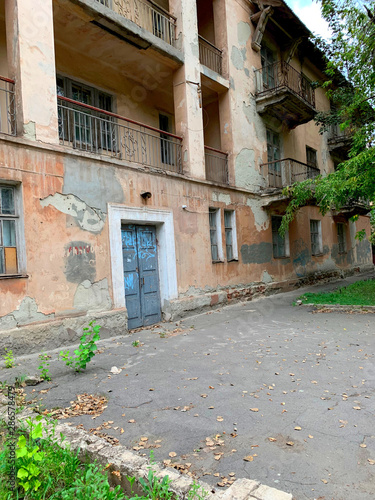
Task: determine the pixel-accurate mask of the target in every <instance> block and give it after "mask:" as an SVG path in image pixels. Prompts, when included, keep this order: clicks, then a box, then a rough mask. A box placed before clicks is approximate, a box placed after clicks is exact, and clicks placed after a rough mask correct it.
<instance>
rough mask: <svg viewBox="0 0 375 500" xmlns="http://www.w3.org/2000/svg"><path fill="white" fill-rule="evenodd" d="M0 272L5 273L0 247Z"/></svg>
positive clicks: (2, 253) (2, 251)
mask: <svg viewBox="0 0 375 500" xmlns="http://www.w3.org/2000/svg"><path fill="white" fill-rule="evenodd" d="M0 274H5V268H4V250H3V249H2V248H0Z"/></svg>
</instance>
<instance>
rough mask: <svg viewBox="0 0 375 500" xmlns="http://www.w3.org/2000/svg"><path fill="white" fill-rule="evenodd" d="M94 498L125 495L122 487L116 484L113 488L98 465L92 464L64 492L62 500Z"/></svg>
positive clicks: (116, 499) (107, 499)
mask: <svg viewBox="0 0 375 500" xmlns="http://www.w3.org/2000/svg"><path fill="white" fill-rule="evenodd" d="M72 498H75V499H77V500H92V499H94V498H98V499H99V498H100V499H103V500H124V498H125V496H124V494H123V493H122V492H121V487H120V486H116V488H115V489H113V490H111V487H110V486H109V483H108V480H107V478H106V477H104V476H103V475H102V474H101V472H100V470H99V467H98V466H97V465H94V464H90V465H89V466H88V468H87V470H86V472H85V474H84V475H82V476H81V477H80V478H78V479H76V480H75V481H74V483H73V485H72V487H71V488H68V489H66V490H64V491H63V492H62V495H61V499H62V500H71V499H72Z"/></svg>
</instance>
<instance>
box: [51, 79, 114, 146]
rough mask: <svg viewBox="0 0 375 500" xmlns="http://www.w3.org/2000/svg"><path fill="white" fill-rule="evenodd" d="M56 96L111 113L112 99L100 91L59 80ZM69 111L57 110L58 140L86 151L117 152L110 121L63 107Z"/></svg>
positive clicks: (86, 111) (71, 105)
mask: <svg viewBox="0 0 375 500" xmlns="http://www.w3.org/2000/svg"><path fill="white" fill-rule="evenodd" d="M56 84H57V95H58V96H62V97H68V98H69V99H73V100H74V101H77V102H80V103H83V104H88V105H89V106H94V107H96V108H99V109H102V110H103V111H109V112H112V111H113V109H112V108H113V106H112V96H111V95H109V94H106V93H105V92H101V91H100V90H98V89H96V88H94V87H90V86H88V85H84V84H82V83H78V82H74V81H72V80H70V78H66V77H61V76H58V77H57V79H56ZM66 106H67V107H68V108H69V109H61V108H59V110H58V118H59V136H60V139H63V140H64V141H69V142H72V143H73V144H74V146H76V147H81V148H83V149H88V150H91V149H92V150H99V149H102V150H109V151H113V152H116V150H117V137H116V130H115V126H114V125H113V123H114V120H113V118H112V117H110V116H108V115H105V114H103V115H102V114H100V113H99V112H96V111H93V110H90V109H89V108H84V107H81V106H79V105H74V104H71V103H69V104H66Z"/></svg>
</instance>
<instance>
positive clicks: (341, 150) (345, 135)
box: [327, 124, 353, 158]
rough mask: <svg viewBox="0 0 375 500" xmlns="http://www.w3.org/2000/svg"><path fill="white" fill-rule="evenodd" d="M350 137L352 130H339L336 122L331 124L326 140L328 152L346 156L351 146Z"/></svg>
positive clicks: (351, 136)
mask: <svg viewBox="0 0 375 500" xmlns="http://www.w3.org/2000/svg"><path fill="white" fill-rule="evenodd" d="M352 138H353V131H352V130H351V129H350V128H346V129H344V130H341V128H340V126H339V125H338V124H337V125H332V126H331V130H330V134H329V137H328V141H327V142H328V148H329V151H330V153H331V154H334V155H337V156H339V157H342V158H346V157H347V156H348V152H349V150H350V147H351V141H352Z"/></svg>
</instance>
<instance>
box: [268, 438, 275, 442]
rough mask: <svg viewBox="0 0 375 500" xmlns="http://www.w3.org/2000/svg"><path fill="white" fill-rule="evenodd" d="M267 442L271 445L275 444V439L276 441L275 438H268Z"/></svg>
mask: <svg viewBox="0 0 375 500" xmlns="http://www.w3.org/2000/svg"><path fill="white" fill-rule="evenodd" d="M268 441H271V443H275V441H277V439H276V438H271V437H269V438H268Z"/></svg>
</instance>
